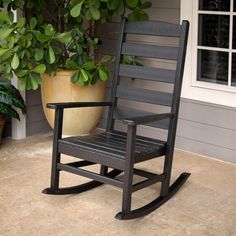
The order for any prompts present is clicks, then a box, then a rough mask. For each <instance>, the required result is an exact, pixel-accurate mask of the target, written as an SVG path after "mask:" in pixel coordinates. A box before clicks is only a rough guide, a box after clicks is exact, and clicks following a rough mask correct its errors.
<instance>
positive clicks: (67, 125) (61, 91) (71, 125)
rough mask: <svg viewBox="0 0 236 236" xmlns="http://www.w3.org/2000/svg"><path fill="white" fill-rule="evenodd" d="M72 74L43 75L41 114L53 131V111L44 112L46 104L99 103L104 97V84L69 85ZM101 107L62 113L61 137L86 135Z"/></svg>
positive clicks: (62, 72)
mask: <svg viewBox="0 0 236 236" xmlns="http://www.w3.org/2000/svg"><path fill="white" fill-rule="evenodd" d="M72 74H73V71H67V70H65V71H59V72H57V73H56V74H55V75H48V74H43V75H42V76H41V77H42V85H41V94H42V104H43V110H44V113H45V115H46V118H47V120H48V122H49V124H50V125H51V127H52V128H53V126H54V113H55V110H52V109H48V108H46V104H47V103H55V102H102V101H104V96H105V83H104V82H98V83H96V84H95V85H88V86H83V87H82V86H80V85H78V84H76V85H74V84H72V83H71V82H70V77H71V75H72ZM102 110H103V108H102V107H92V108H91V107H90V108H76V109H65V110H64V119H63V135H68V136H70V135H86V134H89V133H90V131H91V130H92V129H93V128H94V127H95V126H96V125H97V124H98V122H99V119H100V117H101V114H102Z"/></svg>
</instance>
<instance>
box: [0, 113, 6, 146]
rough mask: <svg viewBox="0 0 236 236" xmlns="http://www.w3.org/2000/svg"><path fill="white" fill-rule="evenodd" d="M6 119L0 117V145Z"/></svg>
mask: <svg viewBox="0 0 236 236" xmlns="http://www.w3.org/2000/svg"><path fill="white" fill-rule="evenodd" d="M5 122H6V119H5V118H4V117H3V116H1V115H0V144H1V143H2V134H3V129H4V126H5Z"/></svg>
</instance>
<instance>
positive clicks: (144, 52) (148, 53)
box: [122, 43, 178, 60]
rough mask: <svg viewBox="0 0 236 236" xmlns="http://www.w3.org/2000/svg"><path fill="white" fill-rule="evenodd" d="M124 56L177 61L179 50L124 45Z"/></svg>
mask: <svg viewBox="0 0 236 236" xmlns="http://www.w3.org/2000/svg"><path fill="white" fill-rule="evenodd" d="M122 54H126V55H130V56H139V57H149V58H160V59H166V60H177V57H178V48H176V47H167V46H157V45H148V44H137V43H124V44H123V47H122Z"/></svg>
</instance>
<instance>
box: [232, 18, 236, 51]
mask: <svg viewBox="0 0 236 236" xmlns="http://www.w3.org/2000/svg"><path fill="white" fill-rule="evenodd" d="M233 24H234V25H233V48H234V49H236V16H234V23H233Z"/></svg>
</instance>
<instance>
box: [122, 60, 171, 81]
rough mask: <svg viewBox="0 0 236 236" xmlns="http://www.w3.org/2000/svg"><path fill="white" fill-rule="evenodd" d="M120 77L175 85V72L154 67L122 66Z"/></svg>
mask: <svg viewBox="0 0 236 236" xmlns="http://www.w3.org/2000/svg"><path fill="white" fill-rule="evenodd" d="M119 75H120V76H124V77H130V78H136V79H143V80H152V81H157V82H165V83H174V81H175V71H174V70H165V69H159V68H152V67H142V66H131V65H125V64H121V65H120V70H119Z"/></svg>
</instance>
